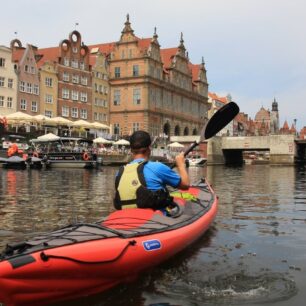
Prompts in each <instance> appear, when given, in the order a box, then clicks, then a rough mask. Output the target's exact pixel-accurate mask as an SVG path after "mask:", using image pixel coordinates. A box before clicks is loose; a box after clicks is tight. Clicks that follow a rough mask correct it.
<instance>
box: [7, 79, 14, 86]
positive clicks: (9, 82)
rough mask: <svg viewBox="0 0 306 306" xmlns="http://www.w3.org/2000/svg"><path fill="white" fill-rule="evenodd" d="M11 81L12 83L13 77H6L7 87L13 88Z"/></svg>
mask: <svg viewBox="0 0 306 306" xmlns="http://www.w3.org/2000/svg"><path fill="white" fill-rule="evenodd" d="M13 83H14V80H13V79H7V87H8V88H13Z"/></svg>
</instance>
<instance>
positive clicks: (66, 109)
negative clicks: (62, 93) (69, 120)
mask: <svg viewBox="0 0 306 306" xmlns="http://www.w3.org/2000/svg"><path fill="white" fill-rule="evenodd" d="M62 116H63V117H69V107H68V106H62Z"/></svg>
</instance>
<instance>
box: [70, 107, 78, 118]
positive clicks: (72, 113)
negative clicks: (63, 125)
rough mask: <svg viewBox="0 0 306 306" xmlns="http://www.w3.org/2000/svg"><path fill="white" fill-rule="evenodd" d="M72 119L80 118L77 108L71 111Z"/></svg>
mask: <svg viewBox="0 0 306 306" xmlns="http://www.w3.org/2000/svg"><path fill="white" fill-rule="evenodd" d="M71 117H72V118H78V117H79V112H78V108H77V107H73V108H72V109H71Z"/></svg>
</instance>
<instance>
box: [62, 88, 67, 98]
mask: <svg viewBox="0 0 306 306" xmlns="http://www.w3.org/2000/svg"><path fill="white" fill-rule="evenodd" d="M62 98H63V99H69V89H67V88H63V90H62Z"/></svg>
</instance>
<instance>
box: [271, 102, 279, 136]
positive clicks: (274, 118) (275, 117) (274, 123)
mask: <svg viewBox="0 0 306 306" xmlns="http://www.w3.org/2000/svg"><path fill="white" fill-rule="evenodd" d="M270 117H271V118H270V133H271V134H278V132H279V114H278V103H277V102H276V100H275V98H274V101H273V102H272V111H271V115H270Z"/></svg>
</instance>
